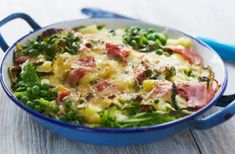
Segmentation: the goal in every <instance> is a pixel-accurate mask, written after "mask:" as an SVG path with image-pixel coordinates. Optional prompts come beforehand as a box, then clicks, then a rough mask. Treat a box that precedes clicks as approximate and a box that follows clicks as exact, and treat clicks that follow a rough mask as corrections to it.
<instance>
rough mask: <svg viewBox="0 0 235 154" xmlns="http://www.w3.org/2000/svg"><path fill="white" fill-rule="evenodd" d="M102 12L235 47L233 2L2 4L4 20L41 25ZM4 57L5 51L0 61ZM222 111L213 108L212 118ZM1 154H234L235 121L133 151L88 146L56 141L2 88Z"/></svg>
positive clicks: (12, 34) (13, 0) (15, 34)
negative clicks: (17, 16) (90, 10)
mask: <svg viewBox="0 0 235 154" xmlns="http://www.w3.org/2000/svg"><path fill="white" fill-rule="evenodd" d="M87 6H92V7H99V8H102V9H106V10H111V11H115V12H118V13H122V14H125V15H128V16H131V17H135V18H138V19H142V20H145V21H149V22H152V23H156V24H161V25H166V26H170V27H175V28H177V29H180V30H183V31H185V32H188V33H190V34H193V35H195V36H198V35H200V36H206V37H210V38H214V39H218V40H221V41H225V42H228V43H233V44H235V32H234V27H235V16H234V6H235V1H233V0H223V1H222V0H221V1H215V0H197V1H193V0H178V1H170V0H148V1H147V0H133V1H131V0H112V1H104V0H103V1H101V0H83V1H79V0H68V1H62V0H40V1H39V0H38V1H36V0H30V1H29V0H20V1H19V0H0V19H2V18H3V17H5V16H7V15H9V14H11V13H13V12H25V13H28V14H29V15H31V16H32V17H33V18H34V19H35V20H36V21H37V22H38V23H40V24H41V25H42V26H45V25H48V24H51V23H54V22H59V21H63V20H69V19H79V18H85V16H84V15H82V14H81V13H80V9H81V8H82V7H87ZM29 30H30V28H29V27H28V26H27V25H26V24H25V23H24V22H22V21H21V20H16V21H13V22H11V23H9V24H7V25H6V26H4V27H2V28H1V33H2V34H3V35H4V36H5V37H6V39H7V41H8V42H9V44H12V43H13V42H14V41H16V39H17V38H19V37H20V36H22V35H24V34H26V33H28V32H29ZM2 56H3V53H2V52H1V54H0V57H2ZM226 65H227V67H228V70H229V87H228V89H227V91H226V93H227V94H228V93H232V92H235V86H232V85H235V80H232V79H234V77H235V63H231V62H230V63H228V62H227V63H226ZM216 110H219V109H218V108H216V107H214V108H213V109H211V110H210V111H209V112H208V114H210V113H212V112H214V111H216ZM0 121H1V124H0V154H34V153H37V154H38V153H43V154H46V153H48V154H49V153H53V154H60V153H62V154H66V153H72V154H73V153H83V154H91V153H100V154H105V153H107V154H111V153H121V154H124V153H141V154H142V153H147V154H150V153H163V154H166V153H179V154H183V153H191V154H194V153H208V154H211V153H213V154H215V153H218V154H235V146H234V145H235V118H234V117H233V118H231V119H230V120H229V121H227V122H225V123H224V124H221V125H219V126H216V127H214V128H211V129H208V130H204V131H197V130H184V131H182V132H180V133H178V134H176V135H174V136H172V137H169V138H167V139H163V140H161V141H157V142H154V143H150V144H146V145H138V146H129V147H107V146H97V145H89V144H84V143H80V142H76V141H71V140H69V139H65V138H63V137H60V136H57V135H55V134H53V133H51V132H49V131H47V130H46V129H44V128H42V127H41V126H39V125H38V124H37V123H36V122H35V121H34V120H32V119H31V117H30V116H29V115H28V114H26V112H24V111H22V110H21V109H20V108H19V107H17V106H16V105H15V104H14V103H12V102H10V101H9V98H8V97H7V96H6V94H5V93H4V92H3V90H2V88H0Z"/></svg>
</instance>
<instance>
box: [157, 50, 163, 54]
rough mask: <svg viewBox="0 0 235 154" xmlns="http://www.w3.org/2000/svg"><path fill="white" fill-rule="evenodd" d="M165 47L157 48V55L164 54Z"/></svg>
mask: <svg viewBox="0 0 235 154" xmlns="http://www.w3.org/2000/svg"><path fill="white" fill-rule="evenodd" d="M163 52H164V51H163V49H157V51H156V54H157V55H162V54H163Z"/></svg>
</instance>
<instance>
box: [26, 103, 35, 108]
mask: <svg viewBox="0 0 235 154" xmlns="http://www.w3.org/2000/svg"><path fill="white" fill-rule="evenodd" d="M26 105H27V106H28V107H29V108H31V109H33V108H34V103H33V102H32V101H27V103H26Z"/></svg>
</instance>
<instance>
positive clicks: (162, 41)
mask: <svg viewBox="0 0 235 154" xmlns="http://www.w3.org/2000/svg"><path fill="white" fill-rule="evenodd" d="M157 37H158V39H159V41H160V42H161V44H162V45H165V44H166V36H165V35H164V34H162V33H157Z"/></svg>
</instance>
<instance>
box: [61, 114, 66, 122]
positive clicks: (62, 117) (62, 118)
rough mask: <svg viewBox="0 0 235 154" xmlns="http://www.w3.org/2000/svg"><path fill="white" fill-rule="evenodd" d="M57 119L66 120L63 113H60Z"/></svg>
mask: <svg viewBox="0 0 235 154" xmlns="http://www.w3.org/2000/svg"><path fill="white" fill-rule="evenodd" d="M59 119H60V120H61V121H67V118H66V117H65V116H64V115H60V116H59Z"/></svg>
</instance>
